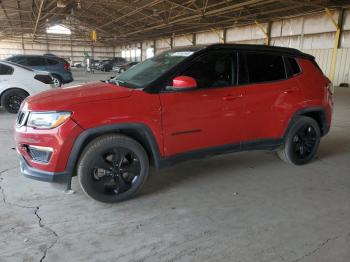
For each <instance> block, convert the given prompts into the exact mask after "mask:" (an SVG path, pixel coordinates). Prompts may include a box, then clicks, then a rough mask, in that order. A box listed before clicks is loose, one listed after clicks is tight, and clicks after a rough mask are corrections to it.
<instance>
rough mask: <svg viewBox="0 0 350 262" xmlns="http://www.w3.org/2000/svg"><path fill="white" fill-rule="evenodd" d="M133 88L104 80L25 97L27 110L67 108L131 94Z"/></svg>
mask: <svg viewBox="0 0 350 262" xmlns="http://www.w3.org/2000/svg"><path fill="white" fill-rule="evenodd" d="M132 93H133V89H130V88H126V87H122V86H116V85H114V84H109V83H104V82H92V83H89V84H84V85H79V86H71V87H63V88H55V89H51V90H48V91H44V92H41V93H39V94H37V95H34V96H30V97H28V98H27V99H26V106H27V107H28V108H27V109H29V110H69V108H67V107H68V106H71V105H75V104H81V103H88V102H94V101H101V100H113V99H119V98H125V97H129V96H131V94H132Z"/></svg>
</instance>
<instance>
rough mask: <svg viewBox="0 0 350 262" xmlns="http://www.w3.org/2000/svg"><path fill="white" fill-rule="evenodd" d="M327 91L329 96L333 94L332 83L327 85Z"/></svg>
mask: <svg viewBox="0 0 350 262" xmlns="http://www.w3.org/2000/svg"><path fill="white" fill-rule="evenodd" d="M327 90H328V93H329V94H331V95H333V93H334V86H333V84H332V82H329V83H328V84H327Z"/></svg>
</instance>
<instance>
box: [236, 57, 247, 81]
mask: <svg viewBox="0 0 350 262" xmlns="http://www.w3.org/2000/svg"><path fill="white" fill-rule="evenodd" d="M248 83H249V75H248V70H247V65H246V61H245V55H244V54H242V53H239V54H238V84H240V85H244V84H248Z"/></svg>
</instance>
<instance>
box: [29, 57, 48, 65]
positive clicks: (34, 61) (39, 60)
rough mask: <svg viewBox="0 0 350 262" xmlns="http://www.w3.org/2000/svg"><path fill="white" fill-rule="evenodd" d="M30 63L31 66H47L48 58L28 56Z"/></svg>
mask: <svg viewBox="0 0 350 262" xmlns="http://www.w3.org/2000/svg"><path fill="white" fill-rule="evenodd" d="M27 60H28V65H29V66H45V65H46V58H44V57H28V58H27Z"/></svg>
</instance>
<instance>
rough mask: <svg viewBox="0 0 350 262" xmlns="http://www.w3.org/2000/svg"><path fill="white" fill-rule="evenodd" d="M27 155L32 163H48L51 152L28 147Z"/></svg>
mask: <svg viewBox="0 0 350 262" xmlns="http://www.w3.org/2000/svg"><path fill="white" fill-rule="evenodd" d="M28 154H29V155H30V157H31V158H32V159H33V161H36V162H40V163H48V162H49V161H50V157H51V154H52V152H51V151H48V150H43V149H39V148H36V147H31V146H28Z"/></svg>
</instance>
